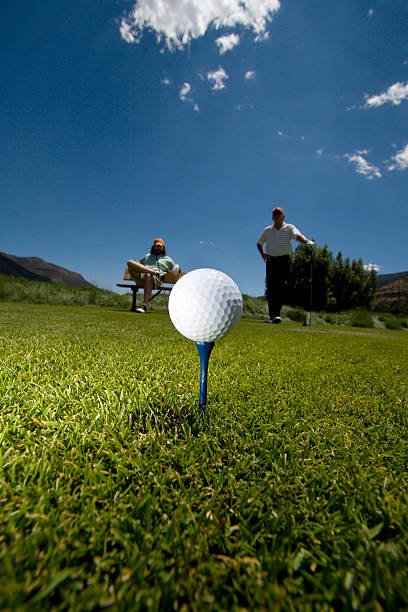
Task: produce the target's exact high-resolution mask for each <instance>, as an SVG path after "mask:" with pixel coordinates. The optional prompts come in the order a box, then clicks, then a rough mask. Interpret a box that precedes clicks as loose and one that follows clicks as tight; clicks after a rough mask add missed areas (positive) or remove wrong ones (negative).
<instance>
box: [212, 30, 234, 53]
mask: <svg viewBox="0 0 408 612" xmlns="http://www.w3.org/2000/svg"><path fill="white" fill-rule="evenodd" d="M215 44H216V45H217V46H218V47H219V48H220V55H223V53H225V52H226V51H231V49H233V48H234V47H236V46H237V45H239V36H238V34H227V35H226V36H220V37H219V38H216V39H215Z"/></svg>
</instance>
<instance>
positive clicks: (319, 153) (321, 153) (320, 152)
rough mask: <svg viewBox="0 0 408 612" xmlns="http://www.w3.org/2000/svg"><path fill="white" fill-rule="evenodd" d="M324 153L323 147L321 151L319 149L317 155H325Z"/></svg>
mask: <svg viewBox="0 0 408 612" xmlns="http://www.w3.org/2000/svg"><path fill="white" fill-rule="evenodd" d="M323 151H324V149H322V147H320V148H319V149H317V151H316V153H317V154H318V155H323Z"/></svg>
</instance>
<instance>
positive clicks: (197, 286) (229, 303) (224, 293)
mask: <svg viewBox="0 0 408 612" xmlns="http://www.w3.org/2000/svg"><path fill="white" fill-rule="evenodd" d="M169 314H170V318H171V320H172V322H173V325H174V327H175V328H176V329H177V330H178V331H179V332H180V333H181V334H183V336H186V338H189V339H190V340H194V341H195V342H213V341H214V340H218V339H219V338H222V336H225V334H227V333H228V332H230V331H231V330H232V329H233V328H234V327H235V326H236V325H237V323H238V321H239V320H240V318H241V315H242V295H241V292H240V290H239V288H238V286H237V285H236V283H234V281H233V280H232V278H230V277H229V276H227V275H226V274H224V272H220V271H219V270H212V269H211V268H200V269H198V270H193V271H192V272H189V273H188V274H186V275H185V276H183V277H182V278H181V279H180V280H179V281H178V282H177V283H176V284H175V285H174V287H173V289H172V291H171V293H170V298H169Z"/></svg>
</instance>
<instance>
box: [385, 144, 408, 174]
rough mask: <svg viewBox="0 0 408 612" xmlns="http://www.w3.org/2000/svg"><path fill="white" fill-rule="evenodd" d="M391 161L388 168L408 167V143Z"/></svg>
mask: <svg viewBox="0 0 408 612" xmlns="http://www.w3.org/2000/svg"><path fill="white" fill-rule="evenodd" d="M390 162H391V163H390V165H389V166H388V170H406V169H407V168H408V144H406V145H405V147H404V148H403V149H401V150H400V151H398V153H397V154H396V155H393V156H392V157H391V160H390Z"/></svg>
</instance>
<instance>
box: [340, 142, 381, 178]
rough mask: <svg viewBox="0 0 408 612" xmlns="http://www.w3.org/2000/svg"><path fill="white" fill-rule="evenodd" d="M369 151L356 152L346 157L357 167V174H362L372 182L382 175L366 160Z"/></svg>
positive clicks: (347, 154)
mask: <svg viewBox="0 0 408 612" xmlns="http://www.w3.org/2000/svg"><path fill="white" fill-rule="evenodd" d="M368 153H369V151H367V150H366V149H364V150H363V151H356V152H355V153H352V154H350V153H346V154H345V155H344V157H345V158H346V159H347V160H348V161H349V162H350V163H351V164H354V165H355V170H356V172H357V174H361V175H362V176H364V177H365V178H366V179H368V180H372V179H374V178H381V176H382V174H381V172H380V169H379V168H378V167H377V166H374V165H373V164H370V163H369V162H368V161H367V160H366V159H365V157H364V156H365V155H368Z"/></svg>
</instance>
